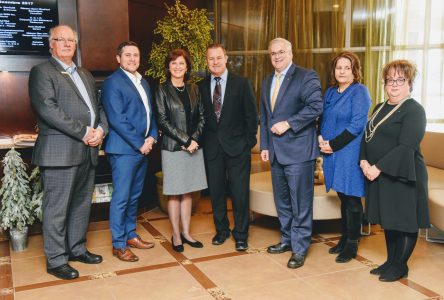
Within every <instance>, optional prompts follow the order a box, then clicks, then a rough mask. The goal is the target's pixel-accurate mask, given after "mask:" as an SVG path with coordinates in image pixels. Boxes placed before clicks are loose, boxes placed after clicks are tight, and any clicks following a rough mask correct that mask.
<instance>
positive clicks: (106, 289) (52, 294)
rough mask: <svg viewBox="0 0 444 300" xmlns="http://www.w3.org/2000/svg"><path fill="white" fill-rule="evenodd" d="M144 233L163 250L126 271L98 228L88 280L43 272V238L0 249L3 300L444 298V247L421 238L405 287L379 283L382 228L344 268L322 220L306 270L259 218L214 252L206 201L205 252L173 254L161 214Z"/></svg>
mask: <svg viewBox="0 0 444 300" xmlns="http://www.w3.org/2000/svg"><path fill="white" fill-rule="evenodd" d="M230 217H231V216H230ZM230 220H231V221H232V218H231V219H230ZM137 230H138V233H139V234H140V235H141V236H142V237H143V238H145V239H148V240H154V241H155V242H156V246H155V247H154V248H153V249H150V250H137V249H136V250H134V252H135V253H136V254H137V255H138V256H139V257H140V260H139V261H138V262H136V263H125V262H121V261H119V260H117V259H116V258H115V257H113V256H112V254H111V238H110V232H109V230H108V224H107V222H99V223H93V224H91V226H90V231H89V233H88V248H89V250H90V251H91V252H94V253H98V254H101V255H103V258H104V261H103V263H101V264H99V265H85V264H81V263H77V262H73V263H72V265H73V266H74V267H75V268H77V269H78V270H79V272H80V275H81V277H80V278H78V279H76V280H73V281H63V280H57V279H56V278H55V277H53V276H50V275H48V274H47V273H46V271H45V259H44V256H43V252H42V237H41V235H34V236H31V237H30V240H29V246H28V249H27V250H26V251H24V252H10V250H9V244H8V242H7V241H6V242H5V241H3V242H0V276H1V277H0V299H33V300H35V299H64V300H68V299H76V300H78V299H88V300H92V299H94V300H97V299H156V300H157V299H160V300H162V299H174V300H176V299H213V300H214V299H233V300H237V299H245V300H246V299H255V300H257V299H280V300H284V299H291V300H294V299H444V298H443V297H442V296H441V295H444V284H443V282H444V244H434V243H428V242H426V241H425V240H424V239H423V238H420V239H419V241H418V244H417V247H416V249H415V252H414V254H413V257H412V259H411V262H410V264H409V267H410V273H409V277H408V279H402V280H400V281H398V282H394V283H382V282H379V281H378V278H377V277H375V276H372V275H370V274H369V270H370V268H371V267H373V266H375V265H377V264H380V263H382V262H383V261H384V258H385V250H384V235H383V233H382V231H381V230H379V229H378V228H377V227H376V226H373V228H372V234H371V235H370V236H366V237H363V238H362V239H361V242H360V246H359V252H358V254H359V256H358V257H357V258H356V259H354V260H352V261H351V262H349V263H346V264H337V263H335V261H334V258H335V256H334V255H330V254H328V248H329V247H331V246H332V245H334V244H335V243H336V242H337V240H338V238H339V237H338V222H336V221H335V222H317V223H316V224H315V232H314V234H313V239H312V246H311V248H310V251H309V254H308V258H307V260H306V263H305V265H304V266H303V267H302V268H300V269H296V270H291V269H288V268H287V267H286V263H287V260H288V258H289V255H290V254H289V253H284V254H278V255H270V254H268V253H266V251H265V249H266V247H267V246H269V245H270V244H273V243H276V242H278V241H279V236H280V233H279V224H278V221H277V219H276V218H272V217H267V216H256V219H255V222H254V223H253V224H252V225H251V227H250V238H249V244H250V250H249V251H247V252H245V253H240V252H236V251H235V250H234V241H233V240H232V239H230V240H228V241H227V242H226V243H225V244H223V245H221V246H213V245H212V244H211V238H212V236H213V235H214V226H213V221H212V215H211V207H210V203H209V201H208V199H206V200H204V201H201V203H200V204H199V207H198V210H197V212H196V214H194V216H193V218H192V234H193V236H194V237H195V238H196V239H199V240H200V241H202V242H203V243H204V245H205V247H204V248H202V249H194V248H190V247H189V246H187V245H185V251H184V252H183V253H181V254H179V253H176V252H174V251H173V250H172V248H171V243H170V239H171V228H170V225H169V222H168V219H167V216H166V215H165V214H164V213H162V212H161V211H159V210H158V209H155V210H153V211H151V212H147V213H144V214H143V215H141V216H139V222H138V229H137Z"/></svg>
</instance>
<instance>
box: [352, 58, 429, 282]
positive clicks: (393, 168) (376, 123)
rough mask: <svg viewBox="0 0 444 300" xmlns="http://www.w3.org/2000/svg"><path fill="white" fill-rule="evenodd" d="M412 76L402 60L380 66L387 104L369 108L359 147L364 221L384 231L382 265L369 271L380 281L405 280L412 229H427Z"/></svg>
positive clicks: (420, 118) (419, 112)
mask: <svg viewBox="0 0 444 300" xmlns="http://www.w3.org/2000/svg"><path fill="white" fill-rule="evenodd" d="M415 76H416V68H415V66H414V65H413V64H412V63H410V62H409V61H406V60H395V61H392V62H390V63H389V64H387V65H386V66H385V67H384V70H383V79H384V88H385V92H386V94H387V96H388V100H386V101H384V102H383V103H380V104H378V105H377V106H376V107H375V109H374V111H373V114H372V116H371V117H370V119H369V121H368V123H367V126H366V130H365V135H364V138H363V140H362V144H361V158H360V159H361V160H360V166H361V168H362V170H363V172H364V175H365V176H366V178H367V180H366V214H367V219H368V221H369V222H371V223H373V224H380V225H381V227H382V228H384V234H385V240H386V247H387V261H386V262H384V263H383V264H382V265H381V266H379V267H378V268H375V269H373V270H371V271H370V273H371V274H374V275H380V276H379V280H381V281H396V280H398V279H400V278H403V277H407V275H408V267H407V261H408V259H409V258H410V256H411V254H412V252H413V249H414V248H415V244H416V240H417V237H418V229H419V228H427V227H430V220H429V211H428V207H427V199H428V195H427V169H426V166H425V163H424V159H423V156H422V154H421V150H420V147H419V145H420V143H421V140H422V138H423V137H424V133H425V127H426V115H425V112H424V109H423V107H422V106H421V104H419V103H418V102H417V101H416V100H414V99H413V98H411V96H410V92H411V91H412V87H413V81H414V79H415Z"/></svg>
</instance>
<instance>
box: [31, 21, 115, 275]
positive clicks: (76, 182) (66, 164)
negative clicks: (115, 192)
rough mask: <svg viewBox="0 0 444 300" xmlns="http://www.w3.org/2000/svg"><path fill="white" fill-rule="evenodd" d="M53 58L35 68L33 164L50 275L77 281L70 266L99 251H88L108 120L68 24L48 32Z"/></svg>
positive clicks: (91, 260) (96, 260)
mask: <svg viewBox="0 0 444 300" xmlns="http://www.w3.org/2000/svg"><path fill="white" fill-rule="evenodd" d="M49 35H50V36H49V46H50V51H51V54H52V58H51V59H50V60H49V61H47V62H45V63H42V64H40V65H37V66H35V67H33V68H32V70H31V73H30V75H29V95H30V98H31V104H32V107H33V108H34V110H35V112H36V113H37V120H38V128H39V136H38V138H37V141H36V144H35V147H34V152H33V157H32V163H33V164H35V165H38V166H39V167H40V172H41V178H42V182H43V241H44V250H45V255H46V260H47V271H48V273H50V274H52V275H54V276H56V277H58V278H62V279H74V278H77V277H78V276H79V272H78V271H77V270H76V269H74V268H72V267H71V266H70V265H69V264H68V260H69V261H80V262H83V263H87V264H96V263H100V262H101V261H102V257H101V256H100V255H96V254H92V253H90V252H89V251H88V250H87V249H86V231H87V228H88V221H89V214H90V209H91V200H92V193H93V188H94V177H95V166H96V165H97V161H98V151H99V149H98V146H99V145H100V144H101V142H102V139H103V136H104V135H105V134H106V133H107V131H108V123H107V121H106V117H105V114H104V112H103V110H102V107H101V105H100V103H99V101H98V100H97V98H96V91H95V81H94V78H93V77H92V75H91V74H90V73H89V72H88V71H87V70H85V69H83V68H81V67H76V65H75V64H74V62H73V61H72V58H73V56H74V52H75V51H76V44H77V34H76V32H75V31H74V30H73V29H72V28H70V27H68V26H57V27H54V28H52V29H51V30H50V32H49Z"/></svg>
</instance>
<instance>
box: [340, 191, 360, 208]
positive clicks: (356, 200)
mask: <svg viewBox="0 0 444 300" xmlns="http://www.w3.org/2000/svg"><path fill="white" fill-rule="evenodd" d="M338 197H339V199H340V200H341V207H344V209H345V210H348V211H351V212H360V213H362V212H363V208H362V202H361V198H360V197H356V196H349V195H345V194H343V193H340V192H338Z"/></svg>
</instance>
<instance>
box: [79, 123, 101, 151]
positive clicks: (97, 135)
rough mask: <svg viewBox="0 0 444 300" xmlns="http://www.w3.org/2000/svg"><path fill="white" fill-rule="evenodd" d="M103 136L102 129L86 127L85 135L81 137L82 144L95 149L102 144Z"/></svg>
mask: <svg viewBox="0 0 444 300" xmlns="http://www.w3.org/2000/svg"><path fill="white" fill-rule="evenodd" d="M103 136H104V134H103V129H102V128H101V127H97V128H95V129H94V128H92V127H89V126H88V127H87V129H86V135H85V136H84V137H83V143H85V145H87V146H91V147H97V146H99V145H100V144H101V143H102V141H103Z"/></svg>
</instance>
